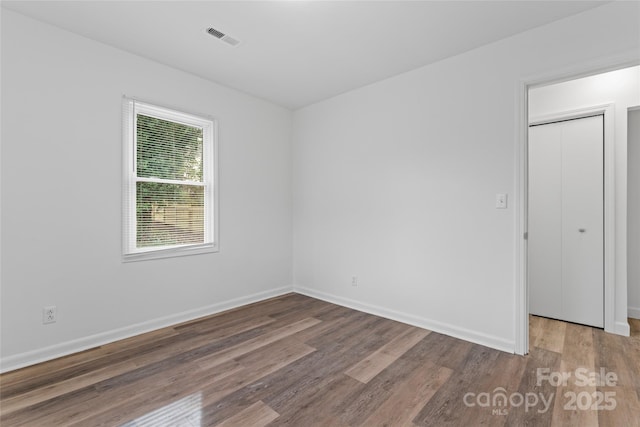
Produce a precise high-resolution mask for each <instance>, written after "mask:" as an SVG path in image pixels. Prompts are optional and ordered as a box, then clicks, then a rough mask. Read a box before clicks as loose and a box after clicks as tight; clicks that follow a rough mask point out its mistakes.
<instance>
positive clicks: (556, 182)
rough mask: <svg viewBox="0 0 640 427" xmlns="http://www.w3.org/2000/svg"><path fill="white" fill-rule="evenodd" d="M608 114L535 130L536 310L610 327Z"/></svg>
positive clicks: (532, 240) (532, 264)
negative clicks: (607, 306)
mask: <svg viewBox="0 0 640 427" xmlns="http://www.w3.org/2000/svg"><path fill="white" fill-rule="evenodd" d="M603 141H604V140H603V116H595V117H588V118H583V119H577V120H569V121H564V122H558V123H551V124H547V125H541V126H533V127H531V128H530V130H529V185H530V188H529V219H530V222H529V271H530V275H529V287H530V310H531V313H533V314H539V315H542V316H547V317H553V318H556V319H561V320H567V321H570V322H576V323H582V324H586V325H592V326H597V327H603V326H604V236H603V233H604V228H603V227H604V216H603V198H604V185H603V182H604V181H603Z"/></svg>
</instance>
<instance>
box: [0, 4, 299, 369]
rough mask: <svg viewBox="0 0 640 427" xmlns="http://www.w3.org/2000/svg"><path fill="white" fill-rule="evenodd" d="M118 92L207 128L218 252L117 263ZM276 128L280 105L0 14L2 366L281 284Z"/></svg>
mask: <svg viewBox="0 0 640 427" xmlns="http://www.w3.org/2000/svg"><path fill="white" fill-rule="evenodd" d="M123 94H126V95H129V96H135V97H139V98H141V99H145V100H149V101H155V102H158V103H161V104H164V105H168V106H175V107H178V108H183V109H185V110H187V111H193V112H199V113H203V114H209V115H212V116H214V117H216V118H217V119H218V121H219V154H220V163H219V167H220V209H221V210H220V247H221V251H220V253H217V254H205V255H196V256H187V257H180V258H172V259H164V260H153V261H143V262H134V263H125V264H123V263H122V262H121V224H120V218H121V98H122V95H123ZM290 130H291V112H290V111H288V110H286V109H283V108H280V107H276V106H274V105H272V104H269V103H267V102H265V101H262V100H259V99H256V98H253V97H250V96H247V95H244V94H241V93H239V92H236V91H233V90H231V89H228V88H225V87H223V86H219V85H216V84H213V83H211V82H208V81H205V80H202V79H200V78H197V77H194V76H191V75H188V74H185V73H183V72H180V71H177V70H175V69H172V68H169V67H166V66H163V65H160V64H157V63H155V62H151V61H148V60H146V59H143V58H140V57H137V56H133V55H130V54H128V53H125V52H123V51H120V50H116V49H113V48H111V47H108V46H106V45H103V44H99V43H96V42H94V41H91V40H89V39H86V38H82V37H79V36H77V35H74V34H72V33H69V32H65V31H62V30H59V29H56V28H54V27H51V26H48V25H45V24H42V23H39V22H37V21H34V20H31V19H29V18H26V17H24V16H22V15H18V14H15V13H13V12H9V11H6V10H3V11H2V241H1V243H2V251H1V253H2V277H1V278H2V306H1V311H2V315H1V321H2V352H1V355H2V368H3V369H4V370H6V369H11V368H13V367H16V366H20V365H22V364H25V363H30V362H34V361H37V360H41V359H44V358H49V357H52V356H55V355H58V354H61V353H66V352H70V351H77V350H78V349H81V348H83V347H86V346H90V345H95V344H97V343H101V342H105V341H110V340H113V339H116V338H120V337H123V336H126V335H131V334H135V333H137V332H141V331H143V330H146V329H151V328H154V327H158V326H162V325H166V324H170V323H175V322H177V321H180V320H183V319H186V318H190V317H196V316H198V315H203V314H207V313H210V312H215V311H218V310H221V309H223V308H227V307H230V306H235V305H239V304H242V303H245V302H248V301H253V300H256V299H262V298H265V297H268V296H272V295H275V294H278V293H282V292H284V291H288V290H290V289H291V280H292V279H291V259H292V258H291V238H292V237H291V236H292V214H291V142H290ZM45 305H57V307H58V321H57V323H55V324H51V325H46V326H45V325H42V311H41V310H42V307H43V306H45Z"/></svg>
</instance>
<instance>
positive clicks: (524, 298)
mask: <svg viewBox="0 0 640 427" xmlns="http://www.w3.org/2000/svg"><path fill="white" fill-rule="evenodd" d="M639 63H640V59H639V58H638V52H636V51H630V52H626V53H624V54H621V55H617V56H614V57H609V58H605V59H602V60H599V61H595V62H590V63H585V64H581V65H579V66H576V67H572V68H568V69H564V70H559V71H555V72H552V73H546V74H543V75H538V76H533V77H529V78H526V79H523V80H520V81H519V82H517V89H516V102H517V108H516V123H517V126H516V132H517V134H516V138H515V140H516V149H515V154H516V158H515V163H516V165H515V170H516V177H515V178H516V191H517V194H516V200H517V205H516V207H515V208H516V212H515V214H516V224H515V257H516V259H515V262H516V268H515V292H514V296H515V301H514V303H515V304H514V305H515V310H514V315H515V319H514V324H515V353H516V354H527V353H528V352H529V284H528V280H527V268H528V266H527V263H528V262H527V256H528V254H527V240H526V233H527V224H528V206H527V199H528V169H527V167H528V156H527V152H528V130H529V111H528V94H529V88H531V87H534V86H539V85H543V84H552V83H560V82H562V81H568V80H573V79H578V78H581V77H586V76H589V75H594V74H599V73H604V72H607V71H613V70H616V69H621V68H626V67H631V66H634V65H638V64H639ZM588 111H590V112H591V114H593V113H597V112H602V113H603V114H604V115H605V119H604V120H605V142H604V144H605V164H604V169H605V172H604V175H605V183H604V185H605V187H604V190H605V200H604V209H605V211H604V216H605V224H604V229H605V239H604V246H605V247H604V251H605V262H604V271H605V295H604V312H605V318H604V325H605V331H607V332H614V330H615V318H616V316H615V314H616V313H615V288H616V281H615V255H616V254H615V237H616V236H615V197H614V196H615V158H614V156H615V147H614V145H615V144H614V142H615V140H614V134H613V129H614V122H613V104H606V105H600V106H591V107H587V108H582V109H580V110H574V111H570V112H559V113H558V114H554V115H553V118H555V119H557V118H558V117H564V118H565V119H566V118H577V117H582V116H584V115H588V113H587V112H588ZM607 111H608V112H607ZM572 115H573V116H572ZM537 119H538V120H539V121H540V120H542V121H544V120H545V118H537ZM546 119H547V120H551V119H552V117H546ZM539 121H538V122H539ZM607 136H608V137H607ZM607 140H608V142H607Z"/></svg>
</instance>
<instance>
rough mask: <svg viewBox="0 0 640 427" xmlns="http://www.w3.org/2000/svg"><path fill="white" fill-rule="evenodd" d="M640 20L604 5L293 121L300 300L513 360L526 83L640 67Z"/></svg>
mask: <svg viewBox="0 0 640 427" xmlns="http://www.w3.org/2000/svg"><path fill="white" fill-rule="evenodd" d="M637 16H638V4H637V3H635V2H634V3H631V2H624V3H619V2H618V3H613V4H608V5H605V6H603V7H600V8H597V9H594V10H591V11H587V12H586V13H583V14H580V15H576V16H574V17H570V18H568V19H564V20H561V21H557V22H555V23H552V24H550V25H546V26H544V27H540V28H537V29H534V30H531V31H528V32H526V33H522V34H520V35H517V36H514V37H511V38H509V39H505V40H502V41H500V42H497V43H494V44H491V45H488V46H485V47H482V48H479V49H476V50H473V51H470V52H467V53H465V54H462V55H459V56H456V57H453V58H450V59H447V60H444V61H441V62H438V63H436V64H433V65H431V66H427V67H423V68H420V69H417V70H414V71H411V72H408V73H405V74H402V75H399V76H396V77H393V78H390V79H387V80H384V81H381V82H378V83H376V84H373V85H370V86H367V87H364V88H361V89H359V90H355V91H352V92H348V93H346V94H343V95H341V96H338V97H335V98H333V99H330V100H327V101H324V102H321V103H318V104H315V105H312V106H309V107H307V108H303V109H301V110H298V111H296V112H295V113H294V132H293V144H294V145H293V163H294V169H293V178H294V283H295V287H296V289H297V290H299V291H300V292H304V293H308V294H311V295H316V296H319V297H322V298H326V299H329V300H333V301H336V302H340V303H343V304H347V305H351V306H354V307H358V308H361V309H364V310H368V311H371V312H377V313H380V314H385V315H387V316H390V317H395V318H397V319H401V320H404V321H409V322H412V323H415V324H419V325H422V326H425V327H429V328H432V329H435V330H437V331H443V332H446V333H449V334H452V335H456V336H459V337H462V338H465V339H468V340H471V341H475V342H479V343H484V344H487V345H490V346H494V347H497V348H502V349H505V350H509V351H513V350H514V349H515V311H514V306H515V293H514V292H515V289H516V282H517V280H516V271H515V266H516V257H515V255H514V254H515V247H516V242H517V241H518V240H517V239H516V236H515V234H514V233H515V229H516V221H517V217H516V212H515V209H514V202H515V201H516V197H515V191H516V182H517V181H516V167H515V165H516V164H517V160H516V147H517V144H518V128H517V120H516V117H517V114H518V108H519V104H518V95H519V94H518V88H519V87H520V86H519V82H521V81H522V80H525V81H529V79H531V80H533V79H534V78H537V77H539V76H541V75H551V74H553V73H558V72H560V71H563V72H566V71H567V70H570V69H575V68H576V67H579V66H580V64H593V63H594V62H597V61H600V60H602V59H603V58H605V57H610V56H612V55H624V54H625V53H626V54H627V55H629V54H635V55H637V54H638V49H639V47H640V33H639V29H638V27H639V23H638V20H637ZM532 76H533V77H532ZM503 192H504V193H509V196H510V199H509V203H510V204H509V208H508V209H506V210H497V209H495V208H494V203H495V195H496V193H503ZM351 275H358V276H359V279H360V283H359V285H358V286H357V287H352V286H351V285H350V281H351V280H350V278H351Z"/></svg>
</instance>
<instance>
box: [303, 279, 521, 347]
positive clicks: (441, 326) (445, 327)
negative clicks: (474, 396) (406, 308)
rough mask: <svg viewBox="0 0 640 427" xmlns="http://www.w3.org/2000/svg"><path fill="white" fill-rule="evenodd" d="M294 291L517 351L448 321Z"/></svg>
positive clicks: (310, 291) (499, 340) (311, 291)
mask: <svg viewBox="0 0 640 427" xmlns="http://www.w3.org/2000/svg"><path fill="white" fill-rule="evenodd" d="M293 291H294V292H296V293H299V294H303V295H307V296H310V297H313V298H317V299H321V300H323V301H328V302H331V303H334V304H338V305H342V306H345V307H349V308H353V309H354V310H359V311H364V312H365V313H369V314H373V315H376V316H380V317H385V318H387V319H392V320H396V321H398V322H402V323H407V324H409V325H413V326H417V327H419V328H424V329H429V330H431V331H434V332H438V333H441V334H444V335H449V336H452V337H454V338H459V339H462V340H465V341H470V342H473V343H476V344H480V345H484V346H486V347H491V348H495V349H496V350H501V351H504V352H507V353H514V352H515V342H513V341H508V340H505V339H502V338H500V337H496V336H492V335H487V334H483V333H481V332H477V331H472V330H470V329H465V328H460V327H458V326H453V325H449V324H447V323H442V322H438V321H436V320H432V319H427V318H425V317H419V316H414V315H411V314H406V313H401V312H399V311H395V310H390V309H387V308H384V307H379V306H375V305H372V304H367V303H362V302H359V301H355V300H352V299H349V298H344V297H340V296H337V295H332V294H327V293H325V292H321V291H316V290H314V289H309V288H305V287H299V286H295V285H294V288H293Z"/></svg>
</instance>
